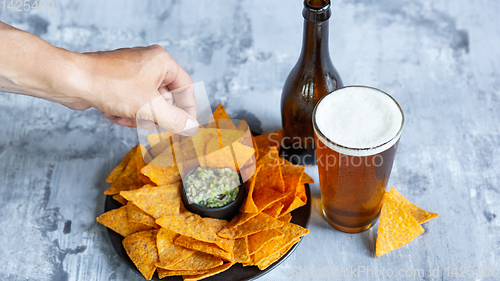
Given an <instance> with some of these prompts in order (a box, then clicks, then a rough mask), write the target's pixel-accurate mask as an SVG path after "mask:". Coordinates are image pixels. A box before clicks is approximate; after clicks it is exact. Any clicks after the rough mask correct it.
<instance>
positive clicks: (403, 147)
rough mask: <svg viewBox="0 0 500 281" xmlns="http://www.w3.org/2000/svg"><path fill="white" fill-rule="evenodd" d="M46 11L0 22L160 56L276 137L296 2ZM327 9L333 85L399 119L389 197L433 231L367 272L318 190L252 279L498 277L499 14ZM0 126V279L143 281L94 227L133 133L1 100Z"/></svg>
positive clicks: (457, 5)
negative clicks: (399, 111) (369, 96)
mask: <svg viewBox="0 0 500 281" xmlns="http://www.w3.org/2000/svg"><path fill="white" fill-rule="evenodd" d="M54 2H55V10H54V11H51V12H48V11H45V12H40V11H38V12H11V11H0V20H2V21H4V22H7V23H9V24H12V25H14V26H17V27H19V28H21V29H24V30H27V31H29V32H32V33H34V34H37V35H39V36H41V37H42V38H43V39H45V40H47V41H48V42H50V43H52V44H54V45H56V46H60V47H64V48H68V49H70V50H72V51H77V52H86V51H97V50H108V49H113V48H119V47H128V46H136V45H148V44H154V43H157V44H161V45H162V46H164V47H165V48H166V49H167V50H168V51H169V52H170V53H171V54H172V56H173V57H174V58H175V59H176V60H177V61H178V62H179V63H180V64H181V65H182V66H183V67H184V68H185V69H186V70H187V71H188V72H189V73H190V74H191V75H192V77H193V80H194V81H196V82H198V81H204V83H205V85H206V86H207V91H208V93H209V96H210V100H211V103H212V104H213V105H215V104H217V103H219V102H221V103H223V104H224V105H225V106H226V107H227V109H228V112H229V114H230V115H231V116H232V117H235V118H240V119H247V120H248V121H249V123H250V124H251V126H252V128H253V129H254V130H256V131H262V132H267V131H271V130H275V129H277V128H279V127H280V113H279V100H280V95H281V87H282V85H283V82H284V80H285V78H286V76H287V74H288V73H289V71H290V69H291V68H292V66H293V65H294V63H295V62H296V59H297V57H298V54H299V51H300V44H301V36H302V17H301V6H302V4H301V3H300V1H286V5H285V4H284V3H283V2H279V1H274V2H273V1H262V0H259V1H249V0H246V1H232V2H231V3H229V1H222V0H218V1H159V0H158V1H118V0H113V1H96V0H88V1H77V0H54ZM333 2H334V3H333V16H332V19H331V20H330V26H331V29H330V35H331V38H330V50H331V55H332V59H333V62H334V64H335V66H336V68H337V70H338V71H339V73H340V74H341V76H342V78H343V80H344V83H345V84H346V85H352V84H363V85H370V86H374V87H377V88H380V89H383V90H385V91H387V92H388V93H390V94H392V95H393V96H394V97H395V98H396V99H397V100H398V101H399V102H400V104H401V105H402V107H403V110H404V112H405V115H406V124H405V128H404V132H403V136H402V139H401V142H400V147H399V150H398V154H397V157H396V162H395V164H394V169H393V173H392V177H391V180H390V185H394V186H396V187H397V188H398V190H399V191H400V192H401V193H402V194H403V195H405V196H407V197H408V198H409V199H410V200H411V201H412V202H414V203H415V204H417V205H419V206H421V207H423V208H426V209H428V210H430V211H433V212H437V213H439V214H440V216H439V218H437V219H434V220H432V221H430V222H429V223H426V224H424V225H423V226H424V228H425V230H426V232H425V233H424V234H423V235H422V236H420V237H418V238H417V239H415V240H414V241H413V242H411V243H410V244H409V245H408V246H405V247H402V248H400V249H398V250H396V251H394V252H392V253H390V254H388V255H385V256H383V257H381V258H375V257H374V245H375V238H376V227H374V228H372V229H371V230H369V231H367V232H364V233H361V234H355V235H352V234H351V235H350V234H344V233H341V232H338V231H336V230H333V229H332V228H331V227H329V226H328V224H327V223H326V222H325V221H324V220H323V219H322V218H321V216H320V214H319V212H318V210H319V202H320V199H319V187H318V185H317V184H314V185H312V190H313V198H312V203H313V213H312V216H311V222H310V230H311V233H310V234H309V235H308V236H307V237H305V239H304V240H303V241H302V243H301V244H300V247H298V249H297V250H296V251H295V252H294V254H293V255H292V256H290V258H288V259H287V260H286V261H285V262H284V263H283V264H281V265H280V266H279V267H278V268H276V269H275V270H273V271H272V272H271V273H269V274H267V275H266V276H265V277H263V278H262V279H263V280H289V279H292V280H294V279H297V280H299V279H301V278H300V276H301V275H302V276H308V274H309V278H307V277H304V279H318V278H319V277H321V276H322V275H323V276H324V275H326V272H325V271H322V270H323V269H324V267H325V266H327V267H330V268H335V269H342V270H344V269H351V267H352V268H354V269H358V267H359V266H361V267H363V266H364V267H365V268H367V269H368V268H369V269H372V270H375V269H379V270H382V269H384V268H385V269H386V270H387V269H392V270H393V271H394V275H397V274H398V272H399V270H400V269H403V271H406V270H407V269H410V270H413V269H423V270H424V273H425V277H426V280H434V279H436V280H442V279H444V280H454V279H457V280H464V278H456V277H454V276H452V275H450V277H447V276H446V275H444V276H443V274H446V270H444V268H446V267H450V269H449V272H450V274H451V273H452V270H453V268H454V267H455V266H459V267H460V266H465V267H467V268H468V267H469V266H472V267H475V269H476V270H477V267H479V266H482V267H485V266H489V267H493V266H496V267H497V268H498V269H500V262H499V260H500V234H499V233H500V204H499V202H500V178H499V172H500V168H499V167H500V155H499V149H498V147H500V132H499V129H498V128H499V127H498V124H499V121H500V120H499V118H500V110H499V108H500V78H499V73H498V72H499V69H500V48H498V42H499V38H500V30H499V29H498V25H499V24H500V20H499V18H498V12H499V11H500V2H498V1H491V0H478V1H473V2H472V1H465V0H456V1H445V0H437V1H431V0H399V1H395V0H355V1H347V0H342V1H339V0H335V1H333ZM0 9H1V6H0ZM0 40H1V38H0ZM41 55H42V54H41ZM0 63H1V62H0ZM26 67H29V66H26ZM0 121H1V124H2V126H0V280H106V281H107V280H141V278H139V277H137V276H136V275H135V274H134V273H133V272H132V271H130V270H129V269H128V268H127V267H126V266H125V265H124V263H123V262H122V261H121V260H120V259H119V257H118V256H117V255H116V254H115V252H114V251H113V249H112V248H111V245H110V243H109V241H108V239H107V237H106V231H105V229H104V227H102V226H101V225H98V224H97V223H96V222H95V217H96V216H98V215H100V214H101V213H102V212H103V204H104V196H103V195H102V191H104V190H105V189H106V188H107V186H108V184H106V183H105V181H104V180H105V178H106V176H107V174H108V173H109V172H110V171H111V170H112V167H113V166H114V165H116V164H117V163H119V161H120V159H121V157H123V155H125V153H126V152H127V151H128V149H129V148H131V147H132V146H133V145H134V144H136V142H137V136H136V133H135V131H134V130H132V129H128V128H122V127H119V126H118V125H115V124H111V123H110V122H108V120H107V119H105V118H104V117H102V116H101V114H100V113H99V112H98V111H96V110H86V111H82V112H76V111H71V110H69V109H66V108H65V107H63V106H60V105H57V104H52V103H49V102H45V101H42V100H37V99H34V98H30V97H24V96H15V95H11V94H3V93H2V94H0ZM308 171H309V172H310V173H311V174H313V175H314V176H315V178H316V179H317V175H316V170H315V168H314V167H308ZM438 266H439V268H440V271H441V272H440V273H441V274H440V277H439V278H430V276H429V268H431V267H432V268H436V267H438ZM308 269H311V270H318V271H315V272H312V271H307V270H308ZM300 270H302V271H300ZM457 270H458V271H457V272H458V274H460V273H461V272H462V270H463V269H460V268H458V269H457ZM299 271H300V272H299ZM346 273H348V272H344V273H343V274H346ZM311 274H312V275H311ZM314 274H316V275H314ZM348 274H350V272H349V273H348ZM357 274H358V275H359V272H357ZM295 276H297V277H296V278H294V277H295ZM312 276H315V278H312ZM393 278H395V280H397V279H398V278H397V277H393ZM347 279H349V278H347ZM352 279H355V280H387V279H392V278H389V277H385V278H384V277H380V278H366V275H363V274H361V276H360V277H357V278H352ZM417 279H420V278H409V279H408V280H417ZM466 279H467V280H470V279H475V280H483V279H484V280H490V279H489V278H485V277H484V276H479V275H475V278H469V277H467V278H466ZM491 280H494V279H491Z"/></svg>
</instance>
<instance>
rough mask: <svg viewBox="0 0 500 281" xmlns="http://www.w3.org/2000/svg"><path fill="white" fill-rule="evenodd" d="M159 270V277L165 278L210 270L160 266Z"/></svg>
mask: <svg viewBox="0 0 500 281" xmlns="http://www.w3.org/2000/svg"><path fill="white" fill-rule="evenodd" d="M156 270H157V271H158V278H160V279H163V278H165V277H169V276H177V275H195V274H202V273H205V272H207V271H208V270H167V269H163V268H160V267H158V268H157V269H156Z"/></svg>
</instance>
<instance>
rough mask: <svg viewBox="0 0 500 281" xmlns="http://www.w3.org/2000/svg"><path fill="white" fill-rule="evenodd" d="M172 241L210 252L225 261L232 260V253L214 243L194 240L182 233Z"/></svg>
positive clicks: (186, 246) (189, 247)
mask: <svg viewBox="0 0 500 281" xmlns="http://www.w3.org/2000/svg"><path fill="white" fill-rule="evenodd" d="M174 243H175V244H176V245H179V246H182V247H185V248H188V249H192V250H196V251H199V252H203V253H207V254H211V255H213V256H216V257H219V258H221V259H223V260H226V261H231V260H233V255H232V253H229V252H226V251H224V250H222V249H221V248H220V247H219V246H217V245H216V244H215V243H208V242H203V241H199V240H196V239H194V238H191V237H187V236H184V235H180V236H179V237H178V238H177V239H175V241H174Z"/></svg>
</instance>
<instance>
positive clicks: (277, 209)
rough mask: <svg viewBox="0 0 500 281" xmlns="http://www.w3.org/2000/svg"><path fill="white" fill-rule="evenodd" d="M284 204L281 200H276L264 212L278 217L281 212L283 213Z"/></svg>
mask: <svg viewBox="0 0 500 281" xmlns="http://www.w3.org/2000/svg"><path fill="white" fill-rule="evenodd" d="M283 207H284V205H283V204H281V203H280V202H276V203H273V204H271V206H269V207H267V208H266V209H264V211H262V212H263V213H264V214H267V215H270V216H271V217H273V218H277V217H278V216H279V214H280V213H281V210H283Z"/></svg>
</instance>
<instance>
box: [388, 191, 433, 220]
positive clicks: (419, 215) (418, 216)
mask: <svg viewBox="0 0 500 281" xmlns="http://www.w3.org/2000/svg"><path fill="white" fill-rule="evenodd" d="M391 194H392V196H394V198H396V200H398V201H399V203H401V205H403V209H404V210H405V211H406V212H407V213H409V214H410V215H412V216H413V217H414V218H415V220H416V221H417V222H418V223H419V224H423V223H424V222H428V221H430V220H431V219H433V218H435V217H437V216H439V215H438V214H436V213H431V212H428V211H426V210H424V209H422V208H419V207H417V206H416V205H414V204H413V203H411V202H410V201H409V200H408V199H406V198H405V197H404V196H403V195H401V193H399V192H398V191H397V190H396V189H395V188H394V187H391Z"/></svg>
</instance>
